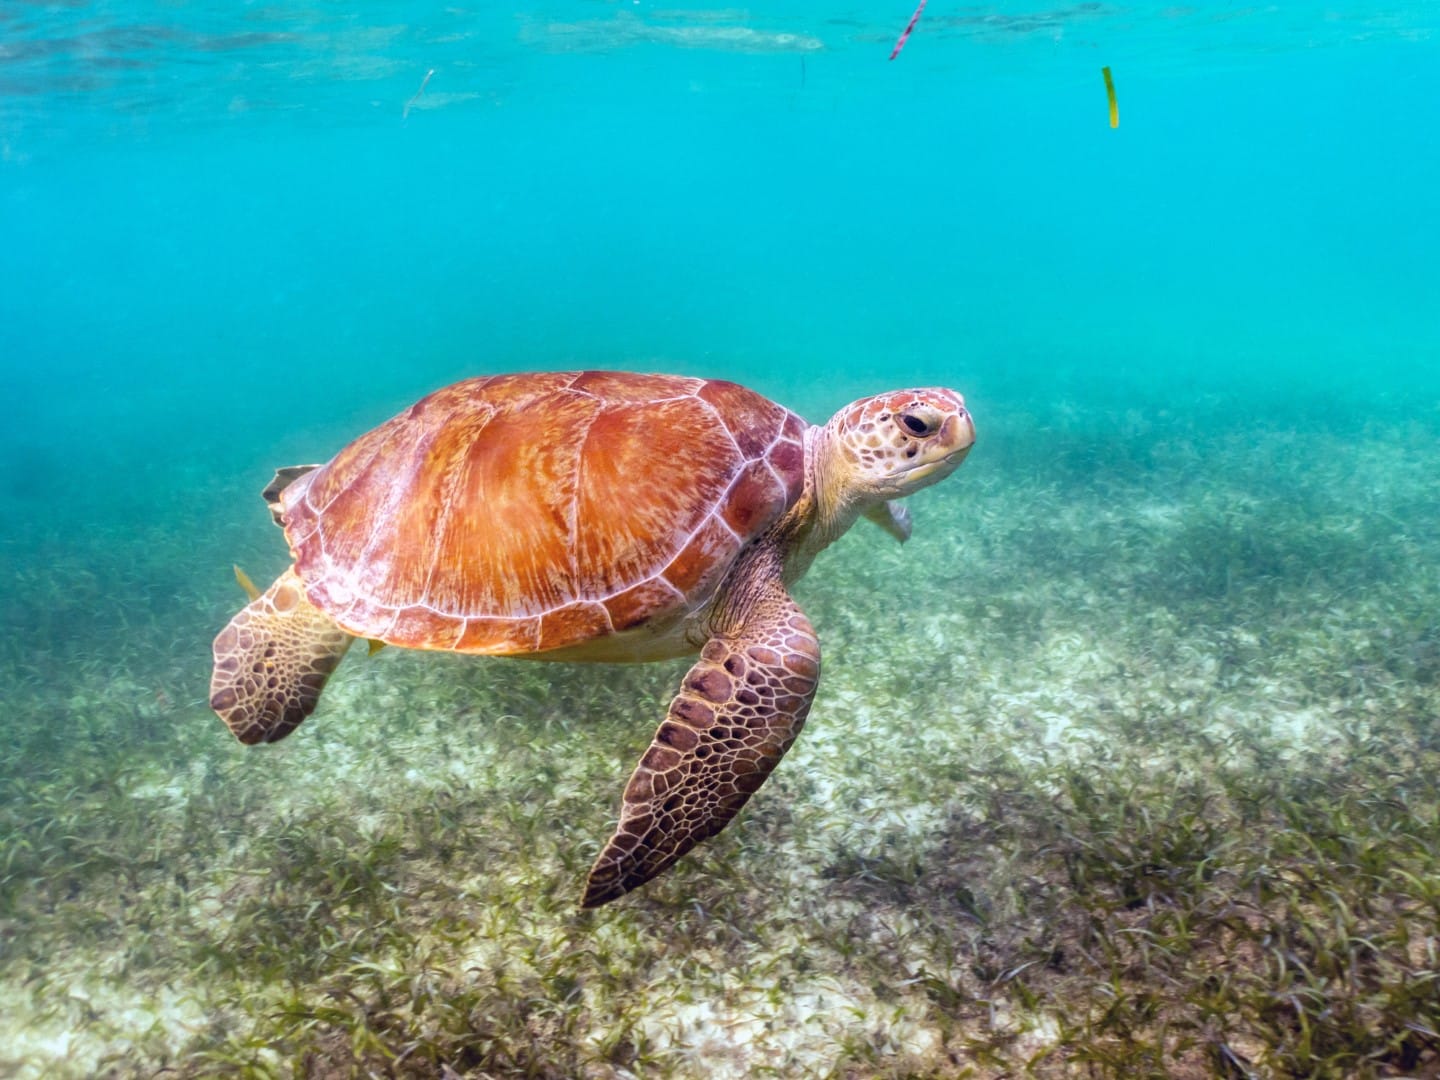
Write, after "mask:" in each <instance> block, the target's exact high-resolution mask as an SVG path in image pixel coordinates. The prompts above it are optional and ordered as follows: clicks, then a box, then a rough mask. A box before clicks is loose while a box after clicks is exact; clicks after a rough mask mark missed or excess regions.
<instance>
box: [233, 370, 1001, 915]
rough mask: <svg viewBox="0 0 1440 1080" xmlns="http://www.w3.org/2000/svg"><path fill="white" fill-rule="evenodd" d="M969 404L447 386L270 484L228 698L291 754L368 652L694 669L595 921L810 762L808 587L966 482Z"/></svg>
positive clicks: (660, 743)
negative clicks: (862, 530) (653, 663)
mask: <svg viewBox="0 0 1440 1080" xmlns="http://www.w3.org/2000/svg"><path fill="white" fill-rule="evenodd" d="M974 439H975V428H974V425H973V423H972V422H971V419H970V414H969V413H968V412H967V411H966V408H965V401H964V399H963V398H962V397H961V396H960V395H959V394H957V393H955V392H954V391H952V390H946V389H942V388H929V389H923V390H898V391H894V392H892V393H887V394H880V395H878V396H876V397H869V398H863V399H861V400H860V401H857V402H855V403H853V404H851V405H848V406H846V407H845V408H843V409H841V410H840V411H839V412H838V413H836V414H835V416H834V417H833V418H832V419H831V420H830V421H829V422H828V423H827V424H825V425H824V426H823V427H821V426H811V425H810V424H807V423H806V422H805V421H804V420H802V419H801V418H800V417H799V416H797V415H796V414H794V413H792V412H790V411H789V410H788V409H785V408H784V407H782V406H780V405H777V404H775V403H774V402H772V401H769V400H768V399H766V398H764V397H762V396H761V395H759V394H757V393H755V392H754V391H752V390H747V389H746V388H744V387H742V386H738V385H736V384H735V383H731V382H722V381H719V380H713V379H700V378H682V377H678V376H671V375H638V374H630V373H625V372H612V371H581V372H560V373H554V372H550V373H537V374H518V375H492V376H485V377H480V378H473V379H467V380H465V381H463V382H459V383H456V384H455V385H453V386H449V387H446V388H444V389H441V390H437V391H435V392H434V393H432V394H430V395H429V396H428V397H426V398H424V399H422V400H421V401H419V402H418V403H417V404H415V405H413V406H411V407H410V408H409V409H406V410H405V411H404V412H403V413H401V414H400V415H399V416H396V417H395V418H394V419H392V420H390V421H389V422H387V423H385V424H382V425H381V426H380V427H378V428H376V429H374V430H373V431H371V432H369V433H368V434H365V435H362V436H360V438H358V439H356V440H355V441H354V442H352V443H351V444H350V445H349V446H347V447H345V448H344V449H343V450H341V451H340V452H339V453H338V454H337V455H336V456H335V457H334V458H333V459H331V461H330V462H329V464H326V465H319V466H316V465H302V466H294V467H291V468H286V469H281V470H280V471H279V472H278V473H276V476H275V479H274V480H273V481H272V482H271V483H270V485H269V486H268V487H267V488H266V489H265V493H264V494H265V499H266V501H267V502H268V503H269V505H270V509H271V512H272V514H273V515H274V517H275V520H276V522H278V523H279V524H280V525H281V526H283V528H284V530H285V536H286V539H287V540H288V541H289V544H290V552H291V555H292V557H293V558H294V565H292V566H291V567H290V568H289V569H288V570H286V571H285V572H284V573H283V574H281V575H280V577H279V579H278V580H277V581H276V582H275V583H274V584H273V585H271V586H270V588H269V589H267V590H266V591H265V592H264V593H263V594H258V595H255V596H254V597H253V599H252V601H251V603H250V604H249V605H248V606H246V607H245V608H244V609H243V610H242V611H240V613H239V614H237V615H236V616H235V617H234V618H233V619H231V620H230V624H229V625H228V626H226V627H225V629H224V630H222V631H221V632H220V634H219V636H217V637H216V638H215V670H214V675H213V677H212V679H211V683H210V705H211V707H212V708H213V709H214V710H215V712H216V713H217V714H218V715H219V716H220V718H221V719H222V720H224V721H225V723H226V724H227V725H228V726H229V727H230V730H231V731H233V732H234V733H235V735H236V736H237V737H238V738H239V739H240V741H241V742H245V743H259V742H274V741H276V740H277V739H281V738H284V737H285V736H286V735H288V734H289V733H290V732H291V731H293V730H294V729H295V726H296V725H297V724H299V723H300V722H301V721H302V720H303V719H304V718H305V717H306V716H308V715H309V714H310V712H311V711H312V710H313V709H314V708H315V705H316V702H317V701H318V700H319V698H320V692H321V690H322V689H323V688H324V686H325V681H326V679H327V678H328V677H329V675H330V673H331V672H332V671H333V670H334V669H335V666H336V665H337V664H338V663H339V662H340V660H341V658H342V657H343V656H344V655H345V650H346V649H347V648H348V647H349V646H350V644H351V643H352V642H353V641H354V640H355V639H356V638H368V639H370V640H371V641H372V642H383V643H386V644H389V645H398V646H403V647H406V648H411V649H435V650H445V651H450V652H461V653H481V654H489V655H506V656H526V657H534V658H536V659H549V660H570V661H575V660H598V661H630V660H657V659H664V658H669V657H678V656H693V655H695V654H696V653H699V659H698V660H697V661H696V662H695V665H694V667H692V668H691V669H690V671H689V673H688V674H687V675H686V676H685V678H684V680H683V681H682V682H681V685H680V690H679V693H678V694H677V695H676V696H675V698H674V700H673V701H671V703H670V707H669V710H668V712H667V714H666V716H665V719H664V721H663V722H662V723H661V724H660V727H659V729H658V730H657V731H656V732H655V736H654V740H653V741H652V743H651V745H650V747H649V749H648V750H646V751H645V754H644V756H643V757H641V759H640V763H639V765H638V766H637V767H636V769H635V772H634V774H633V775H632V776H631V777H630V782H629V784H628V785H627V786H626V788H625V793H624V798H623V801H622V803H621V807H620V820H619V824H618V826H617V827H616V829H615V833H614V835H613V836H612V837H611V838H610V841H609V843H607V844H606V845H605V849H604V850H603V851H602V852H601V853H600V856H599V858H598V859H597V860H596V862H595V865H594V867H593V869H592V870H591V871H590V877H589V881H588V882H587V885H586V890H585V895H584V899H583V901H582V906H584V907H594V906H596V905H599V904H603V903H606V902H607V901H610V900H613V899H615V898H616V897H617V896H620V895H622V894H623V893H626V892H628V891H630V890H631V889H634V888H635V887H637V886H639V885H641V884H643V883H644V882H646V881H648V880H650V879H651V878H652V877H654V876H655V875H656V874H658V873H660V872H661V871H662V870H664V869H666V868H667V867H669V866H670V865H671V864H672V863H674V862H675V860H676V859H678V858H679V857H680V856H681V855H683V854H684V853H685V852H687V851H689V850H690V849H691V848H692V847H694V846H695V845H696V844H697V843H699V842H700V841H701V840H704V839H706V838H707V837H710V836H713V835H715V833H717V832H719V831H720V830H721V829H722V828H724V827H725V825H726V823H728V822H729V821H730V819H731V818H732V817H734V816H735V813H736V812H737V811H738V810H739V809H740V807H741V806H743V805H744V804H745V801H746V800H747V799H748V798H749V797H750V796H751V795H752V794H753V793H754V792H755V790H756V789H757V788H759V787H760V785H761V784H762V783H763V782H764V780H765V777H766V776H768V775H769V774H770V771H771V770H772V769H774V768H775V766H776V764H778V763H779V761H780V758H781V756H782V755H783V754H784V753H785V751H786V750H787V749H789V747H790V744H791V743H792V742H793V741H794V739H795V736H796V735H797V734H798V733H799V731H800V727H801V725H802V724H803V723H804V722H805V715H806V713H807V712H808V711H809V709H810V703H811V700H812V699H813V697H814V695H815V686H816V683H817V681H818V679H819V675H820V648H819V645H818V643H817V641H816V639H815V631H814V629H813V628H812V627H811V625H810V620H809V619H807V618H806V617H805V613H804V612H803V611H801V610H800V608H799V606H798V605H797V604H796V603H795V601H794V600H793V599H791V597H790V592H789V587H790V586H791V585H792V584H794V582H795V581H796V580H797V579H798V578H799V577H800V576H801V575H802V574H804V573H805V571H806V569H807V568H808V567H809V566H810V562H811V560H812V559H814V557H815V555H816V554H817V553H818V552H819V551H820V550H821V549H822V548H824V547H825V546H826V545H827V544H829V543H830V542H831V541H833V540H835V539H836V538H837V537H839V536H840V535H841V534H842V533H843V532H845V530H846V529H848V528H849V527H850V526H851V524H853V523H854V522H855V520H856V519H857V518H859V517H865V518H868V519H870V520H871V521H874V522H876V523H877V524H879V525H880V526H881V527H882V528H884V529H886V530H887V531H888V532H890V533H891V534H892V535H894V536H895V537H896V538H897V539H899V540H901V541H904V540H905V539H906V538H907V537H908V536H909V535H910V519H909V515H908V514H907V512H906V511H905V510H904V509H902V508H901V507H900V506H899V505H898V504H897V503H894V502H892V501H891V500H893V499H896V498H899V497H901V496H905V495H909V494H910V493H912V492H914V491H918V490H920V489H921V488H923V487H926V486H928V485H930V484H933V483H935V482H936V481H938V480H940V479H942V478H943V477H945V476H947V475H949V474H950V473H951V472H953V471H954V469H955V468H956V466H958V465H959V464H960V462H961V461H962V460H963V459H964V457H965V455H966V453H967V451H969V449H970V446H971V444H972V443H973V441H974Z"/></svg>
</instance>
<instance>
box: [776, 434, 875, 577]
mask: <svg viewBox="0 0 1440 1080" xmlns="http://www.w3.org/2000/svg"><path fill="white" fill-rule="evenodd" d="M834 438H835V433H834V432H833V431H831V430H830V425H829V424H826V425H824V426H816V427H812V428H810V429H809V430H808V431H807V432H806V433H805V494H804V495H802V496H801V498H800V500H799V501H798V502H797V503H796V504H795V505H794V506H793V507H791V508H790V513H789V514H787V515H786V519H785V520H783V521H782V529H783V530H784V532H785V537H784V542H785V543H786V544H787V545H788V546H789V554H788V556H787V558H786V560H785V580H786V582H787V583H788V582H795V581H798V580H799V579H800V578H801V577H802V576H804V574H805V571H807V570H808V569H810V563H811V562H812V561H814V558H815V556H816V555H818V554H820V552H822V551H824V550H825V549H826V548H827V547H829V546H830V545H831V544H833V543H834V542H835V541H836V540H838V539H839V538H840V537H841V536H843V535H844V534H845V532H846V531H847V530H848V529H849V528H850V526H851V525H853V524H855V519H856V518H858V517H859V516H860V510H861V507H860V506H859V505H858V504H857V503H856V501H855V500H853V499H849V498H847V497H846V496H847V495H848V494H849V493H850V488H849V485H847V484H846V483H845V481H844V479H843V478H842V477H840V476H837V475H836V473H837V465H840V467H842V468H843V463H837V462H836V460H835V454H836V449H835V446H834V442H833V440H834Z"/></svg>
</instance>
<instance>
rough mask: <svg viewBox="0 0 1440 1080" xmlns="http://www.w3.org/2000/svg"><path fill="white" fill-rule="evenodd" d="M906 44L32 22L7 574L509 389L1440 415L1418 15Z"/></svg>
mask: <svg viewBox="0 0 1440 1080" xmlns="http://www.w3.org/2000/svg"><path fill="white" fill-rule="evenodd" d="M910 13H911V7H910V4H909V0H905V2H904V4H903V6H902V5H900V4H877V5H869V6H866V7H864V8H863V9H859V8H854V7H848V8H847V7H841V6H837V7H833V8H832V7H828V6H826V5H824V4H819V3H814V2H806V3H798V2H794V0H792V2H789V3H785V4H776V5H767V6H766V7H765V8H764V9H749V10H748V12H747V11H732V10H712V9H702V8H692V9H685V10H678V9H670V10H669V11H668V12H660V11H657V10H656V9H653V8H651V7H650V6H647V5H645V4H634V3H623V4H622V3H610V2H605V3H594V2H592V3H570V4H558V3H557V4H549V5H545V6H543V7H541V6H536V7H530V8H526V9H524V10H521V11H500V10H498V9H496V10H491V9H484V8H477V9H475V10H473V11H472V10H466V9H461V8H458V7H444V6H441V5H432V4H420V3H407V4H401V3H390V4H370V5H365V6H363V7H361V6H354V5H338V4H323V5H313V6H300V5H283V4H281V5H275V6H273V7H260V6H256V5H229V4H226V5H220V4H213V5H203V4H189V5H186V4H175V5H171V4H165V5H161V4H144V3H101V4H83V5H73V6H59V5H39V4H18V5H9V6H7V8H6V9H5V10H4V11H3V13H0V372H3V374H4V379H5V387H6V389H7V394H6V420H5V421H4V423H3V424H0V455H3V456H0V462H3V465H0V474H3V475H0V501H3V503H4V510H5V512H4V513H3V515H0V521H4V522H5V523H6V524H4V525H0V531H4V532H8V533H9V534H10V535H9V537H8V541H9V543H8V545H7V546H8V548H9V550H8V551H7V555H8V556H9V558H10V560H11V561H12V564H13V562H14V561H15V560H19V561H21V562H23V560H24V558H25V557H26V556H25V552H26V550H27V545H28V544H29V539H28V536H29V530H31V529H34V528H38V527H40V526H41V525H43V526H44V527H45V528H46V529H47V530H48V531H50V532H51V533H52V534H56V533H60V534H63V532H64V531H66V530H71V529H74V530H77V531H80V530H84V529H87V528H91V527H105V528H110V529H117V530H119V532H118V533H117V536H118V537H119V538H120V539H119V540H117V543H123V537H124V529H125V527H126V526H127V525H128V524H129V523H134V522H139V521H141V520H144V519H146V518H147V516H148V515H150V514H153V513H155V512H157V511H156V510H155V508H156V507H162V508H163V511H164V512H165V513H167V514H170V515H171V516H172V517H173V518H174V519H175V522H176V524H175V528H176V529H177V530H183V528H184V518H185V516H186V515H187V514H194V515H196V516H198V517H204V516H208V515H218V514H224V513H231V514H239V513H241V512H242V508H238V507H230V506H228V504H227V505H225V506H221V505H212V502H214V501H215V500H216V499H218V498H219V496H217V495H216V493H217V492H219V493H223V495H224V498H225V499H229V498H231V496H230V494H229V493H230V492H231V491H232V490H233V489H234V487H235V485H236V484H237V483H240V481H239V480H238V479H237V478H240V477H243V478H245V480H244V483H246V484H248V486H249V487H258V486H259V484H261V483H263V482H264V480H265V479H266V477H267V476H268V469H269V468H270V467H271V466H273V465H275V464H280V463H285V462H288V461H290V460H292V459H298V460H318V459H323V458H324V457H327V456H328V455H329V454H330V453H332V452H333V451H334V450H335V449H336V448H337V447H338V445H340V443H341V442H343V440H344V438H348V437H349V436H350V435H353V434H356V433H358V432H359V431H361V430H363V429H364V428H366V427H369V426H371V425H372V424H373V423H375V422H378V421H379V420H381V419H383V418H384V417H386V416H388V415H390V414H391V413H393V412H394V411H395V410H396V409H398V408H400V407H402V406H403V405H405V404H407V403H408V402H409V401H410V400H413V399H414V398H415V397H417V396H419V395H420V394H421V393H423V392H425V391H426V390H428V389H430V388H432V387H434V386H437V385H440V384H442V383H445V382H447V381H450V380H453V379H456V378H459V377H463V376H466V375H470V374H475V373H480V372H488V371H496V370H504V369H525V368H540V367H552V368H553V367H565V366H581V365H584V366H611V367H636V368H642V369H652V370H654V369H662V370H673V371H680V372H687V373H700V374H707V375H716V376H728V377H731V378H736V379H739V380H741V381H744V382H747V383H749V384H751V385H754V386H756V387H758V388H759V389H762V390H764V391H767V392H769V393H772V394H774V395H775V396H777V397H780V398H782V399H783V400H785V401H786V402H787V403H789V404H792V405H795V406H797V407H799V408H801V409H802V410H803V411H806V412H807V413H809V414H811V415H812V418H823V415H824V413H825V412H827V411H828V410H829V409H831V408H833V407H834V406H836V405H838V404H840V403H842V402H843V401H844V400H847V399H848V398H850V397H853V396H857V395H858V394H860V393H862V392H868V391H870V390H875V389H880V388H884V387H888V386H893V385H907V384H916V383H931V382H937V383H947V384H952V385H955V386H958V387H959V388H961V389H962V390H964V391H966V392H967V393H968V394H969V395H970V397H971V400H972V404H973V405H974V406H975V409H976V413H977V417H978V419H979V422H980V426H981V432H982V440H987V439H988V440H992V441H993V442H994V443H995V444H997V445H1003V443H1004V440H1005V439H1006V438H1007V437H1009V438H1021V437H1024V438H1032V437H1033V433H1031V432H1029V431H1018V430H1014V429H1010V430H1007V427H1006V425H1005V424H1003V423H1001V424H998V425H997V424H994V423H991V422H990V421H991V420H992V418H993V417H1001V418H1003V417H1006V416H1019V415H1022V414H1025V413H1026V412H1027V410H1028V411H1034V410H1041V411H1043V409H1044V408H1046V407H1048V406H1049V404H1052V403H1054V402H1057V401H1064V402H1067V403H1068V404H1067V407H1069V408H1072V409H1075V408H1078V409H1079V410H1080V411H1081V412H1082V413H1083V412H1084V411H1085V408H1086V406H1087V404H1093V405H1094V407H1095V415H1096V416H1097V418H1099V419H1098V420H1097V422H1102V423H1103V422H1108V420H1107V419H1106V418H1107V417H1110V416H1112V415H1113V413H1114V410H1115V409H1117V408H1121V409H1123V408H1125V407H1127V406H1129V405H1133V406H1134V407H1135V408H1139V409H1142V410H1152V411H1153V410H1154V409H1156V408H1160V407H1163V406H1164V405H1165V404H1166V403H1169V405H1170V406H1171V407H1173V408H1176V409H1180V410H1182V411H1183V410H1184V409H1186V408H1188V407H1190V406H1191V405H1192V404H1194V403H1195V402H1197V401H1205V402H1207V403H1208V407H1210V408H1211V409H1212V410H1218V411H1217V415H1220V416H1224V415H1225V414H1226V409H1228V408H1229V407H1230V405H1233V407H1234V410H1235V415H1237V416H1244V417H1246V418H1247V419H1246V421H1245V422H1250V423H1254V422H1262V423H1273V424H1275V425H1277V426H1282V427H1283V426H1284V425H1286V424H1288V423H1293V422H1296V419H1295V417H1293V416H1291V415H1290V414H1289V413H1288V412H1287V410H1289V409H1290V408H1291V407H1292V406H1295V407H1296V408H1297V409H1301V408H1302V406H1301V404H1300V403H1303V411H1304V415H1305V416H1306V417H1310V418H1312V419H1313V417H1314V416H1316V415H1324V414H1325V412H1326V410H1327V409H1330V408H1332V407H1333V409H1334V410H1336V411H1337V412H1343V413H1348V414H1350V418H1351V419H1352V420H1353V418H1354V415H1356V414H1364V413H1367V412H1377V413H1378V412H1381V411H1385V410H1391V411H1394V410H1399V411H1401V412H1403V411H1405V410H1418V411H1419V412H1422V413H1427V412H1433V410H1434V406H1435V400H1436V388H1437V378H1436V370H1437V368H1440V195H1437V193H1440V9H1437V7H1436V5H1434V4H1410V5H1398V6H1397V5H1388V4H1363V3H1358V2H1357V3H1354V4H1351V5H1348V6H1346V7H1344V8H1342V9H1332V8H1331V7H1330V6H1329V5H1326V4H1312V3H1298V4H1287V5H1284V7H1283V10H1279V9H1276V8H1274V7H1272V8H1246V7H1242V6H1239V5H1232V4H1202V5H1194V6H1191V7H1188V8H1183V7H1175V6H1171V5H1158V4H1157V5H1148V4H1141V5H1128V6H1123V7H1122V6H1119V5H1112V4H1108V3H1107V4H1072V5H1068V6H1063V7H1060V8H1052V9H1049V10H1047V9H1045V8H1044V6H1043V5H1028V6H1027V5H1022V4H1009V3H1006V4H995V5H989V6H983V7H982V6H973V5H965V6H961V5H947V4H946V3H944V2H943V0H931V3H930V5H929V7H928V8H927V10H926V12H925V15H924V16H923V17H922V19H921V21H920V24H919V26H918V28H917V30H916V32H915V34H914V35H913V36H912V37H911V39H910V40H909V43H908V44H907V46H906V48H905V50H904V52H903V53H902V54H901V55H900V57H899V58H898V59H897V60H896V61H894V62H893V63H892V62H889V61H887V59H886V57H887V55H888V53H889V50H890V48H891V46H892V44H893V42H894V39H895V36H896V35H897V34H898V32H899V30H900V29H901V28H902V27H903V26H904V24H905V21H906V20H907V19H908V18H909V15H910ZM1102 65H1110V66H1111V67H1112V69H1113V71H1114V73H1115V80H1116V84H1117V89H1118V96H1119V107H1120V115H1121V124H1120V127H1119V128H1118V130H1111V129H1110V128H1109V126H1108V123H1107V113H1106V101H1105V93H1104V85H1103V82H1102V79H1101V71H1100V69H1101V67H1102ZM431 69H433V70H434V74H433V75H432V76H431V77H430V78H429V81H428V82H426V83H425V85H424V90H423V92H419V90H420V87H421V84H422V81H423V80H424V79H425V76H426V72H427V71H429V70H431ZM417 92H418V96H417ZM407 103H409V108H408V109H407ZM1317 402H1319V403H1320V404H1319V407H1318V409H1317V405H1316V403H1317ZM1327 403H1328V404H1327ZM1298 415H1300V413H1298V412H1297V413H1296V416H1298ZM1257 418H1259V419H1258V420H1257ZM987 424H988V426H987ZM982 449H983V445H982ZM983 460H984V455H983V453H979V454H977V455H976V457H975V463H976V464H980V463H981V462H983ZM973 467H974V466H972V468H973ZM252 481H253V482H252ZM243 512H244V513H246V514H249V515H251V516H254V515H257V514H259V513H260V512H261V511H260V508H259V506H258V503H257V504H255V505H253V506H251V505H247V506H245V507H244V508H243ZM122 557H123V556H122ZM277 557H278V556H277ZM206 572H209V568H206Z"/></svg>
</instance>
